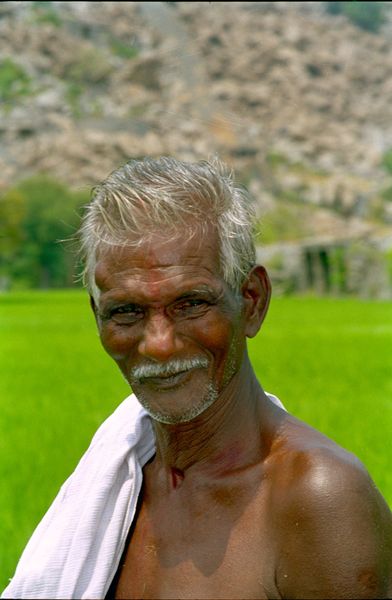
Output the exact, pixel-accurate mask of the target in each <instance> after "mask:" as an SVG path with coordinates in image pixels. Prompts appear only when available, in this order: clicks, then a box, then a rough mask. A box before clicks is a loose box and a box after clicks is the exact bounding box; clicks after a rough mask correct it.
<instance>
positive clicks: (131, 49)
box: [110, 37, 139, 58]
mask: <svg viewBox="0 0 392 600" xmlns="http://www.w3.org/2000/svg"><path fill="white" fill-rule="evenodd" d="M110 47H111V50H112V52H113V54H115V55H116V56H119V57H120V58H136V57H137V56H138V55H139V50H138V49H137V48H135V46H131V45H129V44H125V43H124V42H123V41H121V40H120V39H118V38H115V37H113V38H112V39H111V40H110Z"/></svg>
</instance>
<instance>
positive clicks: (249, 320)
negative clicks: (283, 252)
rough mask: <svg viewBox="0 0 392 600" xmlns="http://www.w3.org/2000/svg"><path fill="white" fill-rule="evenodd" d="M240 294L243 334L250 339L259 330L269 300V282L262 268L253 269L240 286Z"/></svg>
mask: <svg viewBox="0 0 392 600" xmlns="http://www.w3.org/2000/svg"><path fill="white" fill-rule="evenodd" d="M241 293H242V298H243V302H244V307H245V334H246V336H247V337H249V338H251V337H254V336H255V335H256V334H257V332H258V331H259V329H260V327H261V325H262V323H263V321H264V318H265V316H266V314H267V311H268V306H269V302H270V298H271V282H270V278H269V277H268V273H267V271H266V270H265V268H264V267H262V266H260V265H257V266H255V267H253V269H252V270H251V271H250V272H249V274H248V276H247V278H246V280H245V282H244V283H243V285H242V288H241Z"/></svg>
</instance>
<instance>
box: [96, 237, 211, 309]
mask: <svg viewBox="0 0 392 600" xmlns="http://www.w3.org/2000/svg"><path fill="white" fill-rule="evenodd" d="M95 281H96V284H97V286H98V288H99V289H100V291H101V292H102V293H110V292H113V291H117V292H121V291H124V292H126V291H132V293H139V294H142V293H145V294H146V296H148V297H151V299H154V300H155V299H158V298H159V296H160V295H161V294H162V293H163V291H165V290H167V291H168V290H170V291H172V292H175V291H176V290H178V291H182V290H183V289H184V290H185V289H186V288H187V287H189V286H192V285H208V284H212V283H213V282H215V283H216V282H218V281H220V282H221V281H222V275H221V270H220V261H219V243H218V238H217V235H216V233H215V232H214V231H213V230H208V231H207V232H205V234H204V235H194V236H192V237H190V238H187V239H181V237H177V236H176V237H175V238H167V237H165V236H163V235H160V234H156V235H154V236H153V237H151V238H150V239H149V240H148V241H146V242H145V243H142V244H140V245H138V246H136V247H134V246H123V247H118V246H113V247H110V248H109V247H106V248H104V249H102V250H101V252H100V255H99V257H98V261H97V264H96V269H95Z"/></svg>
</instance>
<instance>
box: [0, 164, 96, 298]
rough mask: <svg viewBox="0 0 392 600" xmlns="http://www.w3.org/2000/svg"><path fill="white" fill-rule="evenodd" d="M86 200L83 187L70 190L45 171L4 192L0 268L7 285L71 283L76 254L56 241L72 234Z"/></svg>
mask: <svg viewBox="0 0 392 600" xmlns="http://www.w3.org/2000/svg"><path fill="white" fill-rule="evenodd" d="M87 201H88V195H87V193H86V192H75V191H71V190H69V189H68V188H67V187H66V186H65V185H63V184H62V183H60V182H58V181H56V180H54V179H51V178H50V177H48V176H46V175H36V176H34V177H31V178H29V179H26V180H24V181H23V182H21V183H20V184H19V185H18V186H16V187H15V188H12V189H10V190H8V191H7V192H6V193H5V195H4V196H3V198H2V199H1V201H0V217H1V216H2V217H3V219H2V224H1V227H0V240H3V242H2V243H3V246H4V244H5V245H6V252H4V254H2V255H1V257H0V273H1V274H2V275H3V276H5V277H8V278H9V279H10V282H11V285H13V286H21V285H22V286H26V287H65V286H71V285H73V284H74V278H75V258H74V255H73V253H72V252H71V250H70V249H69V248H67V247H66V246H65V245H64V244H62V243H61V241H62V240H66V239H69V238H70V237H71V236H72V235H73V234H74V232H75V230H76V229H77V226H78V223H79V214H78V213H79V211H80V209H81V207H82V205H83V204H85V203H87ZM4 240H6V241H4ZM0 243H1V242H0Z"/></svg>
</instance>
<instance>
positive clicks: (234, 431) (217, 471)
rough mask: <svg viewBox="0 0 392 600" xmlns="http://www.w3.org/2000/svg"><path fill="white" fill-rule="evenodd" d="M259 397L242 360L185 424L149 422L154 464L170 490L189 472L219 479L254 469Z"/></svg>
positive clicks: (252, 376)
mask: <svg viewBox="0 0 392 600" xmlns="http://www.w3.org/2000/svg"><path fill="white" fill-rule="evenodd" d="M264 396H265V395H264V392H263V390H262V389H261V387H260V385H259V383H258V381H257V379H256V376H255V374H254V371H253V369H252V367H251V364H250V362H249V359H248V357H247V356H246V357H245V359H244V362H243V364H242V366H241V368H240V370H239V371H238V372H237V373H236V374H235V375H234V376H233V378H232V379H231V381H230V382H229V383H228V384H227V386H226V387H225V388H224V390H223V391H222V392H221V394H220V395H219V396H218V398H217V399H216V401H215V402H214V403H213V404H212V405H211V406H210V407H209V408H208V409H207V410H206V411H204V413H202V414H201V415H199V416H198V417H197V418H195V419H193V420H192V421H189V422H187V423H180V424H176V425H166V424H163V423H159V422H157V421H154V429H155V436H156V444H157V454H156V460H157V463H158V464H159V465H161V466H162V467H164V470H165V471H166V472H167V476H168V478H169V483H171V486H172V487H177V485H178V484H179V483H181V481H182V480H183V478H184V477H185V476H186V475H187V473H189V472H191V471H192V472H195V471H196V470H201V471H203V472H205V473H206V474H207V473H208V474H210V475H211V476H215V477H219V476H224V475H225V474H229V473H230V472H234V471H236V470H238V469H241V468H245V467H246V466H249V465H251V464H254V463H255V462H256V461H257V460H258V458H259V457H260V453H261V451H262V449H261V448H260V446H261V436H260V423H261V407H262V401H261V400H262V398H263V397H264Z"/></svg>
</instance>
